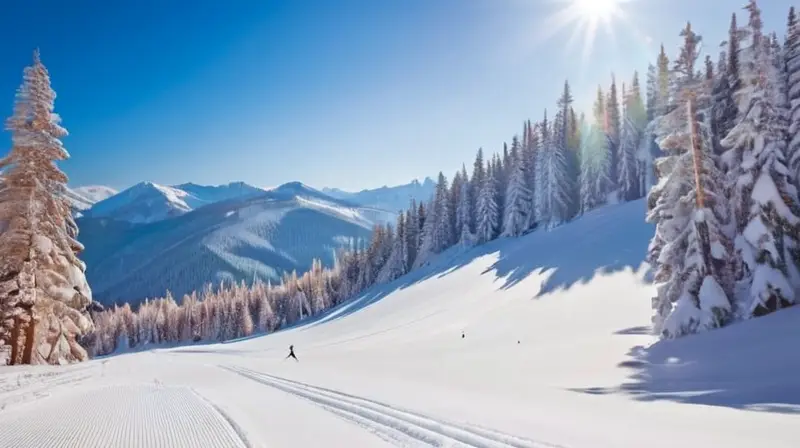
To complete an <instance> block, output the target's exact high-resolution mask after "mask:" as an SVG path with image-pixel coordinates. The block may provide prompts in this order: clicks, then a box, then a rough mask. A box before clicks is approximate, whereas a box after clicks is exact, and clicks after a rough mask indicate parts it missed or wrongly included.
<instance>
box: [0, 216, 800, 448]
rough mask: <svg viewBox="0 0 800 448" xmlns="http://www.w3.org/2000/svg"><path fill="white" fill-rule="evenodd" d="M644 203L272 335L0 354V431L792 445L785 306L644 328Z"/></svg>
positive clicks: (145, 439)
mask: <svg viewBox="0 0 800 448" xmlns="http://www.w3.org/2000/svg"><path fill="white" fill-rule="evenodd" d="M643 214H644V202H643V201H638V202H634V203H629V204H622V205H617V206H613V207H608V208H605V209H601V210H597V211H595V212H593V213H591V214H589V215H587V216H585V217H583V218H581V219H579V220H577V221H575V222H574V223H571V224H568V225H565V226H563V227H560V228H557V229H555V230H553V231H550V232H540V231H537V232H534V233H532V234H530V235H528V236H525V237H522V238H519V239H513V240H499V241H496V242H494V243H492V244H489V245H486V246H482V247H478V248H475V249H473V250H471V251H468V252H466V253H461V254H456V253H454V252H453V253H445V254H443V255H442V256H440V257H439V258H438V259H437V260H436V263H435V264H434V265H431V266H428V267H426V268H424V269H422V270H420V271H417V272H414V273H412V274H411V275H409V276H406V277H404V278H401V279H399V280H398V281H396V282H394V283H391V284H387V285H382V286H379V287H376V288H374V289H373V290H371V291H368V292H367V294H365V295H364V296H363V297H361V298H359V299H357V300H356V301H353V302H350V303H348V304H345V305H343V306H342V307H340V308H338V309H335V310H333V311H332V312H330V313H328V314H327V315H325V316H322V317H320V318H318V319H316V320H315V321H311V322H306V323H304V324H302V325H299V326H297V327H295V328H292V329H288V330H284V331H281V332H278V333H275V334H272V335H269V336H257V337H251V338H248V339H245V340H239V341H234V342H230V343H225V344H206V345H203V344H197V345H193V346H183V347H175V348H154V349H152V350H149V351H144V352H139V353H130V354H124V355H119V356H112V357H108V358H105V359H97V360H93V361H91V362H89V363H85V364H82V365H75V366H69V367H65V368H58V367H13V368H12V367H8V368H4V369H2V370H0V408H1V409H2V410H0V445H1V446H3V447H15V448H22V447H50V446H53V447H56V446H57V447H182V446H186V447H189V446H191V447H198V446H208V447H227V446H231V447H236V446H245V447H278V448H280V447H382V446H403V447H417V446H442V447H456V446H458V447H517V448H523V447H525V448H527V447H556V446H557V447H588V448H599V447H636V448H641V447H665V448H666V447H669V448H674V447H679V446H680V447H722V446H724V447H727V448H730V447H759V448H761V447H797V446H798V443H800V379H799V378H800V377H799V376H798V372H800V355H798V351H797V348H796V347H797V341H798V340H800V309H791V310H786V311H782V312H780V313H777V314H774V315H771V316H768V317H764V318H759V319H754V320H752V321H748V322H745V323H743V324H738V325H735V326H732V327H729V328H726V329H723V330H717V331H713V332H709V333H705V334H701V335H698V336H691V337H686V338H683V339H680V340H677V341H670V342H657V341H656V339H655V338H654V337H652V336H650V335H649V334H648V323H649V321H650V315H651V312H650V311H651V310H650V300H649V298H650V296H651V292H652V291H651V289H652V287H651V286H650V285H649V284H648V283H647V281H646V266H643V265H642V264H641V260H642V258H643V255H644V253H645V249H646V247H647V243H648V239H649V237H650V235H651V232H652V228H651V227H650V226H649V225H647V224H644V223H643V222H642V221H643V220H642V217H643ZM462 330H463V331H464V336H465V337H464V338H462ZM290 344H293V345H294V347H295V352H296V353H297V356H298V357H299V362H295V361H294V360H292V359H288V360H285V359H284V358H285V356H286V355H287V353H288V346H289V345H290Z"/></svg>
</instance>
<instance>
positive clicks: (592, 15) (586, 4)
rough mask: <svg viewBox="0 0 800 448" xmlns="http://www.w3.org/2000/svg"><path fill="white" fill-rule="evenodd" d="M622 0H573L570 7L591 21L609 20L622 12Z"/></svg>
mask: <svg viewBox="0 0 800 448" xmlns="http://www.w3.org/2000/svg"><path fill="white" fill-rule="evenodd" d="M622 3H623V1H622V0H572V5H571V6H570V9H571V10H572V11H574V12H575V13H576V15H579V16H581V17H583V18H585V19H587V20H589V21H592V20H600V21H603V22H608V21H610V20H612V19H613V18H614V17H616V16H618V15H619V14H620V12H621V4H622Z"/></svg>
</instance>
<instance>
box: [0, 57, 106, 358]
mask: <svg viewBox="0 0 800 448" xmlns="http://www.w3.org/2000/svg"><path fill="white" fill-rule="evenodd" d="M55 98H56V94H55V92H54V91H53V89H52V88H51V86H50V75H49V73H48V71H47V68H45V66H44V64H42V61H41V59H40V57H39V52H38V50H37V51H36V52H35V53H34V56H33V64H32V65H31V66H29V67H27V68H25V70H24V74H23V83H22V86H21V87H20V89H19V91H18V92H17V97H16V100H15V106H14V114H13V116H12V117H11V118H10V119H9V120H8V121H7V129H8V130H9V131H11V134H12V145H11V150H10V152H9V154H8V155H7V156H6V157H5V158H3V159H2V160H0V169H2V170H3V187H2V190H0V222H2V224H3V225H2V233H0V248H1V249H2V250H0V278H2V279H3V280H2V282H0V290H2V291H3V292H2V293H0V363H3V362H5V363H8V364H44V363H49V364H59V363H64V362H74V361H84V360H86V359H87V358H88V354H87V352H86V350H85V349H84V348H83V347H81V345H80V343H79V340H80V339H81V337H83V336H84V335H86V334H88V333H89V332H90V331H91V330H92V327H93V325H92V321H91V318H90V316H89V314H88V312H87V311H86V310H87V307H88V306H89V305H90V304H91V302H92V292H91V289H90V288H89V285H88V284H87V283H86V277H85V275H84V272H85V270H86V267H85V265H84V264H83V262H81V261H80V260H79V259H78V257H77V255H76V254H77V253H79V252H80V251H81V250H83V246H82V245H81V244H80V243H79V242H78V241H77V240H76V239H75V238H76V237H77V233H78V227H77V225H76V224H75V221H74V220H73V219H72V213H71V209H70V205H69V203H68V201H67V199H66V198H65V197H64V196H63V192H64V188H65V185H66V182H67V177H66V175H64V173H63V172H61V170H59V169H58V167H57V166H56V162H58V161H62V160H66V159H67V158H68V157H69V154H68V153H67V151H66V150H65V149H64V147H63V145H62V143H61V138H62V137H64V136H65V135H67V131H66V130H65V129H64V128H63V127H61V124H60V118H59V116H58V115H57V114H55V113H54V112H53V108H54V101H55Z"/></svg>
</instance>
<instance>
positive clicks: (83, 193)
mask: <svg viewBox="0 0 800 448" xmlns="http://www.w3.org/2000/svg"><path fill="white" fill-rule="evenodd" d="M115 194H117V190H115V189H113V188H111V187H106V186H103V185H88V186H84V187H76V188H67V190H66V192H65V195H66V197H67V198H68V199H69V201H70V203H72V208H73V209H75V210H76V211H83V210H86V209H88V208H91V207H92V206H93V205H94V204H96V203H98V202H100V201H103V200H105V199H107V198H109V197H111V196H114V195H115Z"/></svg>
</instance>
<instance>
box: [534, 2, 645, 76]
mask: <svg viewBox="0 0 800 448" xmlns="http://www.w3.org/2000/svg"><path fill="white" fill-rule="evenodd" d="M553 1H554V2H555V3H557V4H561V5H563V6H559V7H557V10H556V11H554V13H553V14H552V15H549V16H548V17H547V18H545V22H544V23H545V24H546V25H547V26H546V27H544V28H543V32H542V34H540V37H541V38H544V39H549V38H552V37H555V35H557V34H559V33H561V32H563V31H565V30H569V32H570V36H569V39H568V40H567V42H566V43H565V44H566V47H567V48H566V49H567V50H569V49H570V48H571V47H574V46H575V45H576V44H578V43H579V42H581V41H582V45H581V46H582V49H581V50H582V51H581V53H582V55H581V56H582V59H583V62H586V60H587V59H588V58H589V56H590V55H591V53H592V50H593V47H594V43H595V40H597V33H598V32H599V28H601V27H602V28H603V33H604V34H605V35H607V36H608V37H609V38H610V39H611V40H612V41H613V40H614V39H615V38H616V32H617V31H619V28H620V27H626V28H629V29H630V31H633V32H635V33H636V30H635V29H633V28H634V27H633V24H632V23H631V22H630V21H629V18H628V16H627V14H626V9H628V8H627V6H628V5H627V4H628V3H631V2H634V1H636V0H553ZM636 34H638V33H636Z"/></svg>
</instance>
